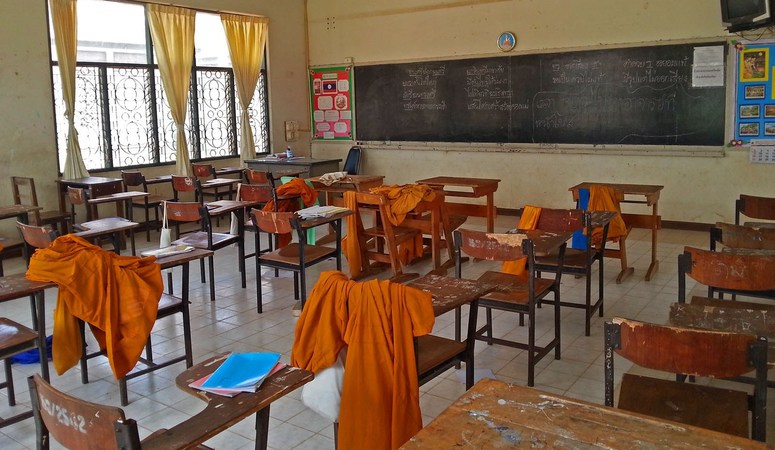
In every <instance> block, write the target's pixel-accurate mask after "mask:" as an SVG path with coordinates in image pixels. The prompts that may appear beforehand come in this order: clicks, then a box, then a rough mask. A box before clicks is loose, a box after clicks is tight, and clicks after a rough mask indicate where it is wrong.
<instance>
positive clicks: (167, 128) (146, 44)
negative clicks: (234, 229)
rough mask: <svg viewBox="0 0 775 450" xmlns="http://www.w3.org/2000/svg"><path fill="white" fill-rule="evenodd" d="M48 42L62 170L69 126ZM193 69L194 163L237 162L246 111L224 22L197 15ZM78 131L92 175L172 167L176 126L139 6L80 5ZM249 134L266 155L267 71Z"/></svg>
mask: <svg viewBox="0 0 775 450" xmlns="http://www.w3.org/2000/svg"><path fill="white" fill-rule="evenodd" d="M50 35H51V46H52V47H51V48H52V50H51V54H52V57H53V61H52V66H53V72H54V74H53V75H54V77H53V83H54V99H55V105H54V108H55V117H56V126H57V148H58V155H59V165H60V167H64V162H65V153H66V149H67V129H68V126H67V120H66V119H65V116H64V103H63V101H62V81H61V79H60V76H59V67H58V65H57V63H56V59H57V56H56V47H55V44H54V32H53V29H52V30H51V31H50ZM194 40H195V56H194V61H195V62H194V66H195V67H194V68H193V71H192V75H191V86H190V91H189V96H188V112H187V114H186V127H185V128H186V133H187V139H188V144H189V152H190V155H189V156H190V158H191V159H192V160H201V159H209V158H219V157H233V156H237V155H238V152H239V146H238V144H239V130H238V126H239V120H240V117H241V114H240V111H241V107H240V104H239V99H238V98H237V97H238V96H237V95H236V91H235V89H236V87H235V83H234V73H233V71H232V69H231V62H230V60H229V51H228V46H227V44H226V36H225V34H224V32H223V26H222V25H221V21H220V17H218V15H216V14H207V13H202V12H197V14H196V31H195V36H194ZM77 55H78V56H77V58H78V65H77V67H76V106H75V126H76V129H77V130H78V138H79V141H80V144H81V153H82V154H83V159H84V162H85V163H86V168H87V169H88V170H90V171H91V170H101V169H104V170H112V169H118V168H125V167H138V166H148V165H155V164H164V163H170V162H174V161H175V124H174V122H173V120H172V115H171V113H170V110H169V107H168V106H167V102H166V99H165V92H164V88H163V86H162V83H161V76H160V75H159V70H158V68H157V67H156V65H155V64H154V63H153V59H152V58H153V52H152V47H151V38H150V34H149V33H148V31H147V25H146V19H145V10H144V7H143V6H142V5H135V4H128V3H118V2H111V1H103V0H79V2H78V53H77ZM249 109H250V111H251V126H252V129H253V134H254V136H255V142H256V147H257V148H256V152H257V153H266V152H268V151H269V107H268V96H267V82H266V64H264V67H262V70H261V77H260V79H259V81H258V86H257V87H256V92H255V94H254V97H253V101H252V102H251V105H250V107H249Z"/></svg>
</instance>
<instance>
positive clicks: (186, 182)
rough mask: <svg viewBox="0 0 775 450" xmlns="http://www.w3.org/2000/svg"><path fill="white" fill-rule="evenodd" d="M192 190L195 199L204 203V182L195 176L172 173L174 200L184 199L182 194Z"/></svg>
mask: <svg viewBox="0 0 775 450" xmlns="http://www.w3.org/2000/svg"><path fill="white" fill-rule="evenodd" d="M186 192H190V193H191V194H190V195H193V200H194V201H195V202H199V203H200V204H204V199H203V197H202V195H201V192H202V183H201V182H200V181H199V180H198V179H196V178H195V177H187V176H182V175H172V200H173V201H176V202H178V201H182V198H181V196H180V194H182V193H186Z"/></svg>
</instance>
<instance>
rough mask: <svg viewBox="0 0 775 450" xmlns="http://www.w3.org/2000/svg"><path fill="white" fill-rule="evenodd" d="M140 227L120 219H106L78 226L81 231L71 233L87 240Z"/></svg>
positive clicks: (137, 224)
mask: <svg viewBox="0 0 775 450" xmlns="http://www.w3.org/2000/svg"><path fill="white" fill-rule="evenodd" d="M138 226H140V224H139V223H137V222H132V221H130V220H127V219H122V218H121V217H107V218H105V219H97V220H92V221H90V222H84V223H81V224H79V227H81V228H82V229H83V231H79V232H77V233H73V234H74V235H76V236H79V237H82V238H84V239H88V238H90V237H94V236H101V235H103V234H109V233H118V232H120V231H126V230H129V229H132V228H135V227H138Z"/></svg>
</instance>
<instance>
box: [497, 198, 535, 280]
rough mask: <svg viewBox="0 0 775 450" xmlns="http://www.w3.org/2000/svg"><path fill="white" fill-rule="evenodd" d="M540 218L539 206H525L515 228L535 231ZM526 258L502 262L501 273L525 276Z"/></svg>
mask: <svg viewBox="0 0 775 450" xmlns="http://www.w3.org/2000/svg"><path fill="white" fill-rule="evenodd" d="M540 217H541V207H540V206H530V205H526V206H525V207H524V208H523V209H522V215H521V216H520V217H519V224H518V225H517V228H518V229H520V230H535V229H536V225H538V219H539V218H540ZM526 265H527V257H525V256H523V257H522V258H519V259H517V260H514V261H504V262H503V264H501V272H505V273H510V274H513V275H519V276H525V268H526Z"/></svg>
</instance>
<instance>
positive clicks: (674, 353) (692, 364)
mask: <svg viewBox="0 0 775 450" xmlns="http://www.w3.org/2000/svg"><path fill="white" fill-rule="evenodd" d="M614 353H616V354H618V355H619V356H621V357H623V358H625V359H627V360H629V361H632V362H633V363H635V364H636V365H638V366H641V367H644V368H647V369H651V370H658V371H662V372H669V373H677V374H689V375H694V376H702V377H711V378H730V377H735V376H739V375H742V374H745V373H748V372H751V371H752V370H755V371H756V383H755V385H754V389H753V394H752V395H749V394H748V393H747V392H744V391H736V390H730V389H721V388H716V387H711V386H706V385H698V384H695V383H683V382H680V381H674V380H667V379H658V378H652V377H647V376H640V375H634V374H630V373H625V374H624V376H623V378H622V383H621V388H620V392H619V402H618V405H617V406H618V407H619V408H620V409H624V410H628V411H633V412H636V413H640V414H645V415H648V416H653V417H659V418H661V419H666V420H672V421H675V422H680V423H684V424H688V425H694V426H698V427H702V428H709V429H712V430H716V431H720V432H723V433H728V434H734V435H737V436H743V437H749V425H748V412H749V410H750V411H752V413H753V416H752V417H753V420H752V424H751V431H750V436H751V437H752V438H753V439H756V440H759V441H765V437H766V411H767V406H766V405H767V339H766V338H764V337H760V338H756V337H754V336H748V335H744V334H736V333H729V332H717V331H708V330H698V329H693V328H682V327H674V326H665V325H656V324H651V323H645V322H639V321H635V320H629V319H620V318H614V319H613V320H612V321H608V322H606V323H605V404H606V405H607V406H614Z"/></svg>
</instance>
